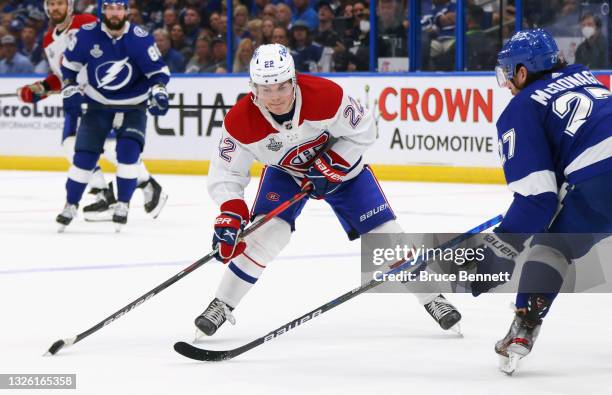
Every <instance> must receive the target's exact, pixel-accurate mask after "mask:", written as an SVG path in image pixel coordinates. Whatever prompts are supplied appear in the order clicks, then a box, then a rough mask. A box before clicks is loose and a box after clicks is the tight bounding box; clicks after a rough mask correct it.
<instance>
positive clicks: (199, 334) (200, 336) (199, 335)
mask: <svg viewBox="0 0 612 395" xmlns="http://www.w3.org/2000/svg"><path fill="white" fill-rule="evenodd" d="M205 336H206V334H205V333H204V332H202V331H201V330H199V329H198V328H196V330H195V335H194V336H193V344H197V343H200V342H201V341H202V339H203V338H204V337H205Z"/></svg>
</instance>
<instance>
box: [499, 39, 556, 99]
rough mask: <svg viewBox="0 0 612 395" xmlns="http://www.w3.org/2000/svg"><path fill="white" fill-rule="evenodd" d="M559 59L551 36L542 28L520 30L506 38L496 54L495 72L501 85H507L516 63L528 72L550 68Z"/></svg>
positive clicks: (514, 70) (512, 75)
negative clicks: (508, 38)
mask: <svg viewBox="0 0 612 395" xmlns="http://www.w3.org/2000/svg"><path fill="white" fill-rule="evenodd" d="M558 59H559V48H558V47H557V43H556V42H555V39H554V38H553V36H552V35H551V34H550V33H549V32H547V31H546V30H544V29H531V30H521V31H518V32H516V33H514V35H513V36H512V37H511V38H510V40H508V41H507V42H506V43H505V44H504V46H503V47H502V49H501V51H499V54H498V55H497V66H496V67H495V74H496V77H497V83H498V84H499V86H501V87H506V86H508V82H509V81H510V80H511V79H512V77H514V73H515V72H516V68H517V66H518V65H523V66H525V67H526V68H527V71H528V72H531V73H535V72H539V71H545V70H550V69H551V68H552V67H553V66H554V65H555V64H556V63H557V61H558Z"/></svg>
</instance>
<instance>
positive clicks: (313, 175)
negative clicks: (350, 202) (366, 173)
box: [302, 150, 351, 199]
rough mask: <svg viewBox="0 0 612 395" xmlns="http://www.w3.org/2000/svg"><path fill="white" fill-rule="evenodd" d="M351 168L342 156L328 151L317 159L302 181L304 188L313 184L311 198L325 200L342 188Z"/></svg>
mask: <svg viewBox="0 0 612 395" xmlns="http://www.w3.org/2000/svg"><path fill="white" fill-rule="evenodd" d="M350 167H351V166H350V165H349V164H348V162H346V161H345V160H344V159H343V158H342V157H341V156H340V155H338V154H337V153H335V152H334V151H332V150H327V151H326V152H324V153H322V154H321V155H319V157H318V158H317V159H315V161H314V163H313V165H312V166H311V167H310V169H309V170H308V173H306V177H304V179H303V180H302V187H303V186H304V185H305V184H306V183H308V182H311V183H312V190H311V191H310V196H311V197H313V198H315V199H323V198H325V196H326V195H329V194H330V193H333V192H334V191H335V190H336V189H338V188H339V187H340V185H341V184H342V181H344V177H346V174H347V173H348V172H349V170H350Z"/></svg>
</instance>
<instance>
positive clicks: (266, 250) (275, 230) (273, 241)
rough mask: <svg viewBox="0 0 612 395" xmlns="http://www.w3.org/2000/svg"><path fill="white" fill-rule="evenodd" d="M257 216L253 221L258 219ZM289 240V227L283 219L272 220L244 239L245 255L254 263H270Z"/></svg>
mask: <svg viewBox="0 0 612 395" xmlns="http://www.w3.org/2000/svg"><path fill="white" fill-rule="evenodd" d="M260 217H261V216H258V217H257V218H256V219H255V220H257V219H258V218H260ZM290 238H291V225H289V223H288V222H287V221H285V220H283V219H280V218H272V219H271V220H270V222H268V223H267V224H265V225H263V226H262V227H261V228H260V229H258V230H257V232H254V233H252V234H251V235H249V236H248V237H247V238H246V242H247V248H246V250H245V254H247V255H248V256H249V257H250V258H252V259H253V260H255V261H258V262H261V263H264V264H265V263H267V262H270V261H272V260H273V259H274V258H276V257H277V256H278V254H280V252H281V251H282V250H283V248H285V246H286V245H287V244H288V243H289V239H290Z"/></svg>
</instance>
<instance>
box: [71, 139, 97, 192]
mask: <svg viewBox="0 0 612 395" xmlns="http://www.w3.org/2000/svg"><path fill="white" fill-rule="evenodd" d="M99 157H100V154H97V153H93V152H88V151H78V152H75V154H74V159H73V161H72V166H70V169H69V170H68V181H66V200H67V201H68V203H70V204H78V203H79V202H80V201H81V198H82V197H83V193H84V192H85V188H86V187H87V184H88V183H89V180H90V178H91V174H92V170H93V169H94V168H95V167H96V164H97V163H98V158H99Z"/></svg>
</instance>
